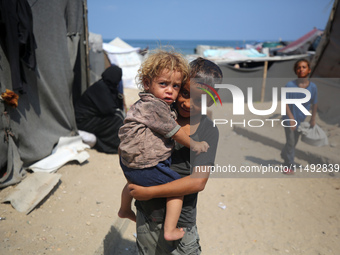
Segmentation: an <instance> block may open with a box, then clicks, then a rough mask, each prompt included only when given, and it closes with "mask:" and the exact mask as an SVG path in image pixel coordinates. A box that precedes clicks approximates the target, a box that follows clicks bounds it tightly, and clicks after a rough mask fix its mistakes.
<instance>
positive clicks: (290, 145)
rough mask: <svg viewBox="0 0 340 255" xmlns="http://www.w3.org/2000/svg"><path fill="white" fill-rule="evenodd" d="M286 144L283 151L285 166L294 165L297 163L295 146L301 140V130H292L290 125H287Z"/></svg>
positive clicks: (282, 156)
mask: <svg viewBox="0 0 340 255" xmlns="http://www.w3.org/2000/svg"><path fill="white" fill-rule="evenodd" d="M284 129H285V134H286V144H285V146H284V147H283V149H282V151H281V158H282V159H283V160H284V164H285V166H288V167H292V166H293V165H295V161H294V158H295V147H296V144H297V142H298V141H299V137H300V134H301V133H300V132H298V131H297V129H296V130H291V129H290V127H285V128H284Z"/></svg>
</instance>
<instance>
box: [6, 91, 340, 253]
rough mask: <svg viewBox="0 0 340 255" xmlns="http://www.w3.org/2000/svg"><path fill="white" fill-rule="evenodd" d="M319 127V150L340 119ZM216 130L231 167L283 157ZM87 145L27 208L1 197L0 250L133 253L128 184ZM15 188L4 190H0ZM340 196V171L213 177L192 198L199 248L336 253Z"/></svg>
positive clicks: (113, 159) (113, 160)
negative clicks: (122, 210) (84, 157)
mask: <svg viewBox="0 0 340 255" xmlns="http://www.w3.org/2000/svg"><path fill="white" fill-rule="evenodd" d="M125 93H126V95H127V98H128V100H129V102H128V105H130V104H131V103H132V102H134V101H135V100H136V99H137V98H138V96H137V91H136V90H132V89H131V90H126V92H125ZM228 108H230V109H231V108H232V107H231V105H230V106H229V107H228ZM246 114H249V113H246ZM320 122H321V121H320ZM321 123H322V122H321ZM322 127H323V128H324V129H325V130H327V132H328V133H329V134H331V137H330V141H333V143H334V144H333V147H331V146H329V147H327V148H326V147H325V148H321V149H320V148H319V150H323V149H324V150H326V151H327V155H333V154H332V153H335V154H336V152H338V151H339V147H338V146H340V143H338V144H335V141H339V142H340V139H339V134H340V132H339V127H336V126H330V125H327V124H324V123H322ZM219 129H220V136H221V137H220V141H219V147H218V152H217V160H218V158H221V157H224V158H226V159H227V160H228V162H230V164H232V165H233V166H235V167H237V168H240V167H241V166H247V165H261V164H262V165H264V164H269V163H271V164H273V165H275V164H276V165H278V164H280V162H281V161H282V160H281V158H280V150H279V148H276V147H274V146H270V145H266V143H265V141H261V140H256V139H252V137H250V136H247V135H240V134H239V133H238V132H236V131H235V130H234V129H233V128H230V126H227V125H225V126H223V127H219ZM281 131H282V135H281V137H280V138H279V139H278V142H280V141H281V140H280V139H282V137H283V130H281V129H280V130H279V131H277V129H275V130H274V129H271V130H269V131H268V130H267V135H268V137H275V132H281ZM330 131H332V132H330ZM273 139H274V138H273ZM309 147H311V146H309ZM309 147H308V146H307V145H305V144H304V143H302V142H299V144H298V147H297V148H298V149H299V150H305V151H307V150H308V151H309V152H310V157H313V155H315V153H317V152H315V151H313V149H315V148H309ZM87 151H88V153H89V154H90V158H89V159H88V161H87V162H85V163H83V164H81V165H80V164H78V163H75V162H71V163H68V164H67V165H65V166H63V167H61V168H60V169H59V170H58V173H59V174H61V175H62V177H61V180H60V182H59V183H58V184H57V185H56V187H55V188H54V189H53V190H52V192H51V193H50V194H49V195H48V196H47V197H46V198H45V199H44V200H43V201H42V202H41V203H40V204H39V205H38V206H37V207H36V208H35V209H34V210H33V211H32V212H31V213H29V214H28V215H26V214H24V213H19V212H18V211H16V210H15V209H14V208H13V207H12V206H11V205H10V204H8V203H1V204H0V217H1V218H6V219H5V220H1V221H0V226H1V233H0V242H1V244H0V254H18V255H21V254H25V255H26V254H32V255H33V254H34V255H37V254H76V255H78V254H79V255H80V254H82V255H83V254H85V255H86V254H89V255H101V254H128V255H129V254H137V251H136V245H135V235H136V231H135V223H133V222H130V221H128V220H123V219H120V218H118V216H117V212H118V209H119V206H120V195H121V190H122V188H123V187H124V185H125V178H124V176H123V173H122V171H121V168H120V166H119V161H118V156H117V155H109V154H105V153H99V152H97V151H95V150H92V149H87ZM331 159H332V160H333V159H334V158H329V160H331ZM307 160H309V159H308V158H305V159H300V158H299V159H298V163H299V164H302V165H304V166H306V165H309V164H310V163H309V162H308V161H307ZM334 160H335V162H333V163H336V162H338V163H339V161H336V160H337V159H336V158H335V159H334ZM15 187H16V185H12V186H10V187H7V188H5V189H2V190H0V199H1V200H3V199H4V198H5V197H6V196H7V195H8V194H9V193H10V192H11V191H13V190H14V189H15ZM339 195H340V178H339V173H335V174H333V175H330V174H322V176H320V177H318V178H305V177H304V176H303V174H301V173H296V174H295V175H292V176H287V175H284V174H282V173H275V176H273V177H270V178H264V177H263V178H262V177H261V176H260V177H256V178H254V177H250V176H248V175H245V176H242V177H237V178H231V177H229V176H228V175H224V176H223V177H221V176H219V177H214V176H212V177H211V178H210V180H209V181H208V183H207V185H206V188H205V189H204V191H202V192H201V193H200V194H199V198H198V218H197V225H198V230H199V234H200V238H201V245H202V254H221V255H225V254H227V255H241V254H249V255H260V254H261V255H263V254H308V255H314V254H315V255H318V254H326V255H331V254H334V255H336V254H339V253H340V218H339V211H340V201H339Z"/></svg>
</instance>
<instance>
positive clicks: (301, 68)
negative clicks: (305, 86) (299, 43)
mask: <svg viewBox="0 0 340 255" xmlns="http://www.w3.org/2000/svg"><path fill="white" fill-rule="evenodd" d="M310 72H311V70H310V68H309V66H308V64H307V63H306V62H305V61H301V62H300V63H299V64H298V65H297V67H296V69H295V73H296V75H297V77H298V78H306V77H307V76H308V75H309V74H310Z"/></svg>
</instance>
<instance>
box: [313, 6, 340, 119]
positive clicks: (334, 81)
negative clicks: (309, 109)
mask: <svg viewBox="0 0 340 255" xmlns="http://www.w3.org/2000/svg"><path fill="white" fill-rule="evenodd" d="M311 68H312V72H311V78H312V79H313V81H314V82H315V83H316V84H317V85H318V97H319V100H318V109H319V111H320V117H321V118H323V119H324V120H325V121H327V122H329V123H333V124H338V125H340V114H339V112H340V100H339V95H340V5H339V0H335V1H334V3H333V8H332V10H331V13H330V17H329V20H328V23H327V25H326V28H325V31H324V33H323V36H322V38H321V41H320V43H319V46H318V48H317V50H316V53H315V56H314V58H313V61H312V63H311Z"/></svg>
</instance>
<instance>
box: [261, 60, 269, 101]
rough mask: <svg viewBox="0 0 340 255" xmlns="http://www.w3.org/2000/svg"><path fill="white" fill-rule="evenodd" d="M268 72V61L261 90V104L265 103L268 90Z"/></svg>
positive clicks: (265, 63) (265, 65)
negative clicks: (265, 94)
mask: <svg viewBox="0 0 340 255" xmlns="http://www.w3.org/2000/svg"><path fill="white" fill-rule="evenodd" d="M267 70H268V61H265V62H264V70H263V80H262V90H261V103H263V101H264V93H265V90H266V80H267Z"/></svg>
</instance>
